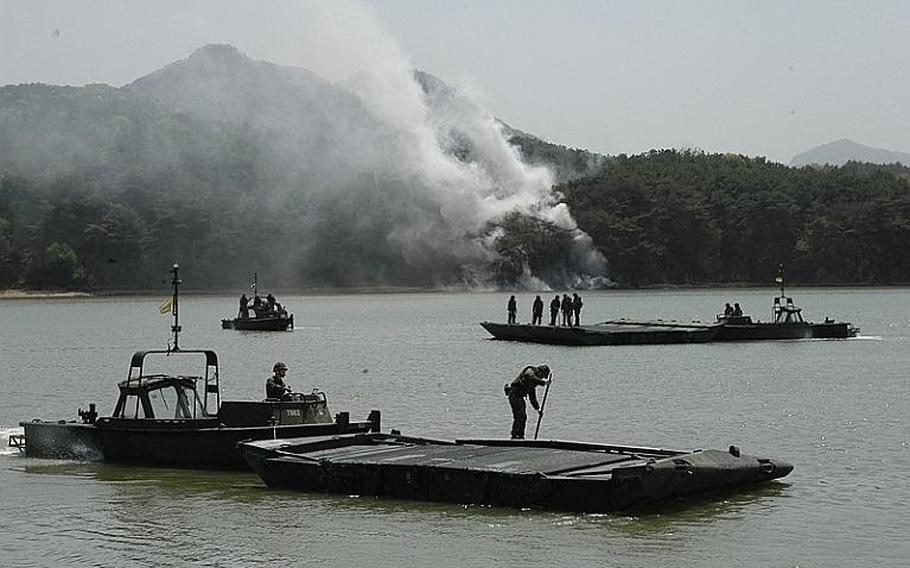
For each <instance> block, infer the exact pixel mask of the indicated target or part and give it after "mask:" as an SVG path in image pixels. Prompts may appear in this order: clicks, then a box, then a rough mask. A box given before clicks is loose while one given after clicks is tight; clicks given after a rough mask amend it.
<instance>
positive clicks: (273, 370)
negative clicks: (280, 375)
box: [272, 361, 288, 373]
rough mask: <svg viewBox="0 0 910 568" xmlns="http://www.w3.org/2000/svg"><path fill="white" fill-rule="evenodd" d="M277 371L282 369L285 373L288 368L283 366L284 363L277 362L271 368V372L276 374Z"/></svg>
mask: <svg viewBox="0 0 910 568" xmlns="http://www.w3.org/2000/svg"><path fill="white" fill-rule="evenodd" d="M278 369H284V370H285V371H287V370H288V366H287V365H285V364H284V363H282V362H281V361H279V362H277V363H275V365H274V366H273V367H272V372H273V373H277V372H278Z"/></svg>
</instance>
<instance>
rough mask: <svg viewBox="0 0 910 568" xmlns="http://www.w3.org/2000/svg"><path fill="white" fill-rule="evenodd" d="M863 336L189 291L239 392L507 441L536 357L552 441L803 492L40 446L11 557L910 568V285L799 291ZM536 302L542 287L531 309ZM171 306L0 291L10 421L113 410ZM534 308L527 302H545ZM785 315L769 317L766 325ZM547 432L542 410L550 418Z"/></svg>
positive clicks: (696, 298) (200, 340)
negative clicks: (424, 486) (488, 493)
mask: <svg viewBox="0 0 910 568" xmlns="http://www.w3.org/2000/svg"><path fill="white" fill-rule="evenodd" d="M794 294H795V296H796V299H797V300H798V301H800V302H801V303H802V304H803V307H804V313H806V314H807V316H808V317H809V319H813V320H816V321H820V320H823V319H824V317H825V316H836V317H837V318H838V319H845V320H848V321H852V322H854V323H855V324H857V325H859V326H860V327H861V328H862V332H863V337H861V338H858V339H856V340H850V341H794V342H757V343H741V344H716V345H713V344H712V345H667V346H637V347H615V348H610V347H594V348H564V347H549V346H538V345H525V344H510V343H500V342H493V341H488V340H486V339H485V332H484V331H483V330H482V329H481V328H480V327H479V326H478V325H477V322H478V321H480V320H483V319H504V312H505V299H506V297H507V296H505V295H493V294H465V295H459V294H423V295H371V296H325V297H287V298H282V300H283V301H284V303H286V304H287V305H289V306H291V307H292V311H294V313H295V320H296V321H297V324H298V326H299V328H298V329H295V330H294V331H293V332H291V333H284V334H255V333H241V332H232V331H222V330H221V329H220V327H219V320H220V318H221V317H226V316H227V315H230V313H231V311H232V310H233V308H234V305H235V303H236V299H235V298H233V297H215V296H190V297H187V298H186V299H185V301H184V302H182V303H181V314H182V317H183V318H184V319H183V321H182V323H183V325H184V329H185V334H184V335H183V336H182V338H181V345H182V346H183V347H185V348H190V347H211V348H214V349H216V350H217V351H218V353H219V355H220V356H221V363H222V380H223V387H224V390H225V397H226V398H229V399H242V398H261V396H262V389H263V383H264V381H265V379H266V377H267V376H268V375H269V374H270V369H271V366H272V363H273V362H274V361H275V360H278V359H280V360H284V361H285V362H287V363H288V365H289V366H290V367H291V369H290V372H289V381H290V383H291V384H292V385H294V386H296V387H298V388H300V389H301V390H308V389H309V388H311V387H312V386H318V387H321V388H323V389H325V390H326V392H327V393H328V396H329V402H330V405H331V407H332V410H333V411H335V412H337V411H340V410H350V411H351V412H352V415H353V416H355V417H359V416H366V414H367V412H368V411H369V410H370V409H371V408H380V409H382V410H383V421H384V425H385V428H386V429H388V428H392V427H394V428H400V429H401V430H402V431H404V432H406V433H411V434H425V435H429V436H440V437H456V436H502V435H504V434H506V432H507V431H508V428H509V410H508V404H507V403H506V402H505V399H504V397H503V396H502V394H501V391H502V384H503V383H504V382H506V381H508V380H509V379H511V378H512V377H513V376H514V375H515V374H516V373H517V372H518V370H519V369H520V368H521V367H522V366H523V365H525V364H536V363H544V362H546V363H548V364H549V365H550V366H551V367H552V368H553V369H554V371H555V373H556V380H555V382H554V384H553V388H552V390H551V392H550V399H549V400H548V402H547V414H546V416H545V417H544V420H543V423H542V428H541V435H542V437H549V438H567V439H583V440H598V441H605V442H617V443H631V444H645V445H660V446H664V447H679V448H683V449H686V448H695V447H704V448H708V447H715V448H725V447H727V446H728V445H729V444H731V443H735V444H737V445H739V446H740V447H741V448H742V449H743V451H746V452H749V453H757V454H764V455H770V456H778V457H782V458H785V459H787V460H789V461H792V462H794V464H795V465H796V470H795V471H794V472H793V473H792V474H791V475H790V476H789V477H788V478H786V479H785V482H783V483H775V484H771V485H768V486H765V487H761V488H757V489H755V490H753V491H749V492H747V493H741V494H733V495H715V496H712V497H711V498H710V499H707V500H698V501H688V502H684V503H677V504H673V505H672V506H670V507H667V508H663V509H660V510H655V511H650V512H648V511H645V512H637V513H635V514H634V515H623V514H616V515H567V514H564V513H554V512H536V511H513V510H503V509H494V508H489V507H477V506H458V505H442V504H434V503H409V502H399V501H387V500H376V499H368V498H359V497H345V496H320V495H306V494H300V493H289V492H282V491H271V490H267V489H265V488H264V487H263V486H262V484H261V482H260V481H259V479H258V478H257V477H256V476H255V475H253V474H250V473H225V472H194V471H184V470H169V469H150V468H137V467H122V466H116V465H109V464H97V463H76V462H57V461H48V460H33V459H27V458H24V457H22V456H19V455H16V452H15V451H14V450H12V449H8V448H5V447H3V448H2V450H0V488H2V489H0V491H2V494H0V495H2V508H0V526H2V527H4V530H3V531H0V565H2V566H15V567H19V566H23V567H25V566H35V567H38V566H42V567H43V566H51V565H54V566H56V565H60V566H63V565H77V564H85V565H90V566H92V565H94V566H114V567H121V566H150V565H152V566H187V565H198V566H238V567H240V566H255V565H272V564H282V565H288V564H289V565H294V566H297V565H311V564H314V565H326V566H349V565H355V564H360V565H367V566H429V565H435V566H459V567H462V566H494V565H495V566H518V565H523V566H594V565H598V566H599V565H608V566H613V565H615V566H624V567H625V566H665V565H669V564H673V565H679V566H692V565H698V566H731V565H746V566H768V567H777V566H826V567H828V566H844V567H847V566H866V565H870V564H875V565H877V566H906V565H907V563H906V558H907V557H910V547H908V545H907V544H906V543H905V539H906V534H907V533H908V532H910V523H908V521H907V520H906V514H905V511H906V509H907V507H908V505H910V451H908V450H910V448H908V440H910V420H908V417H907V400H908V396H907V395H908V387H907V381H906V369H907V368H908V366H910V350H908V349H907V344H908V342H910V291H907V290H903V289H887V290H876V289H863V290H847V289H838V290H804V291H803V290H801V291H794ZM770 296H771V293H768V292H766V291H756V290H713V291H674V292H642V293H632V292H606V293H591V294H586V295H585V311H584V313H583V317H584V318H585V319H586V320H587V321H602V320H604V319H608V318H612V317H618V316H626V317H642V318H648V317H654V316H657V315H660V316H662V317H664V318H665V319H670V318H676V319H679V320H685V321H688V320H691V319H695V318H700V319H703V320H705V319H712V318H713V314H714V312H715V311H717V309H718V308H719V307H720V306H723V303H724V302H726V301H733V300H734V299H735V301H739V302H740V303H741V304H743V305H744V306H746V307H751V308H752V312H753V313H755V314H757V315H758V316H759V317H765V316H764V314H763V312H762V310H763V309H764V308H766V307H767V306H768V305H769V300H770ZM532 299H533V295H519V309H520V311H519V319H520V320H521V319H527V317H526V316H527V315H528V313H529V311H530V310H529V308H530V304H531V300H532ZM160 300H161V298H158V297H155V298H107V299H73V300H54V301H35V300H24V301H5V302H0V337H2V338H3V340H2V343H0V361H2V362H3V365H2V366H0V384H2V386H3V392H4V396H3V397H2V399H0V435H2V436H3V438H2V440H3V442H4V444H3V445H4V446H5V441H6V439H7V438H8V436H9V435H10V434H12V433H18V432H20V431H21V430H20V429H19V428H18V427H17V426H16V424H17V422H18V421H19V420H21V419H31V418H33V417H42V418H46V419H57V418H66V419H75V418H76V408H77V407H80V406H81V407H83V408H84V407H85V406H86V405H87V404H88V403H89V402H96V403H98V406H99V411H101V412H102V413H104V414H106V413H109V412H110V410H111V408H112V407H113V404H114V402H115V394H116V386H115V383H116V382H117V381H119V380H122V379H123V378H124V376H125V374H126V371H127V368H128V358H129V356H130V355H131V353H132V351H133V350H135V349H139V348H145V349H147V348H163V347H165V345H166V341H167V338H168V327H169V321H168V320H167V318H164V317H162V316H159V315H158V313H157V306H158V304H159V303H160ZM522 310H524V311H522ZM765 319H766V318H765ZM529 427H533V424H529Z"/></svg>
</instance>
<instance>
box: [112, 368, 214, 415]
mask: <svg viewBox="0 0 910 568" xmlns="http://www.w3.org/2000/svg"><path fill="white" fill-rule="evenodd" d="M200 380H202V377H186V376H176V377H175V376H171V375H147V376H141V377H137V378H129V379H127V380H125V381H123V382H122V383H120V384H119V385H118V386H119V387H120V398H118V399H117V406H115V407H114V413H113V414H112V416H111V417H112V418H152V419H155V418H158V419H174V420H188V419H192V418H197V417H198V418H204V417H206V416H208V414H207V412H206V409H205V404H204V403H203V402H202V400H200V398H199V395H198V392H197V390H196V383H197V382H198V381H200Z"/></svg>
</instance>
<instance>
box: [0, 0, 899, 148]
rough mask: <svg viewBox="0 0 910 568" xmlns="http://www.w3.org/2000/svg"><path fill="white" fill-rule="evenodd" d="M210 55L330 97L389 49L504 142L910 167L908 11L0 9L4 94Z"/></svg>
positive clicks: (526, 0) (282, 6)
mask: <svg viewBox="0 0 910 568" xmlns="http://www.w3.org/2000/svg"><path fill="white" fill-rule="evenodd" d="M206 43H230V44H233V45H235V46H236V47H238V48H239V49H240V50H241V51H243V52H245V53H247V54H248V55H249V56H250V57H253V58H255V59H264V60H269V61H274V62H276V63H282V64H288V65H296V66H301V67H306V68H309V69H312V70H313V71H316V72H317V73H319V74H320V75H322V76H323V77H325V78H327V79H329V80H337V79H340V78H342V77H344V76H346V75H347V74H350V73H352V72H355V71H357V70H358V68H359V67H362V66H363V65H365V64H369V62H370V61H373V60H374V59H373V57H375V56H376V54H375V53H371V50H374V49H375V50H376V51H378V52H380V53H381V52H382V50H386V49H390V47H389V46H392V48H391V49H392V51H395V52H396V53H397V52H398V50H397V49H394V46H395V45H396V44H397V47H398V48H400V51H403V52H404V53H405V54H406V56H407V57H408V58H409V59H410V62H411V63H412V64H413V65H414V66H415V67H418V68H420V69H424V70H426V71H429V72H431V73H433V74H435V75H437V76H439V77H440V78H442V79H443V80H445V81H447V82H450V83H453V84H456V85H458V86H459V87H462V88H471V89H473V90H475V91H476V93H478V94H479V96H480V97H481V98H482V100H483V101H484V103H485V105H486V107H487V108H488V109H489V110H490V112H492V113H493V114H495V115H496V116H498V117H500V118H502V119H503V120H505V121H506V122H508V123H509V124H511V125H512V126H515V127H516V128H520V129H522V130H525V131H528V132H531V133H534V134H537V135H539V136H541V137H543V138H546V139H548V140H551V141H554V142H558V143H560V144H565V145H567V146H576V147H583V148H588V149H591V150H594V151H597V152H603V153H609V154H617V153H621V152H625V153H638V152H642V151H646V150H648V149H650V148H663V147H697V148H701V149H704V150H706V151H710V152H739V153H743V154H748V155H762V156H767V157H768V158H769V159H773V160H777V161H782V162H789V160H790V158H791V157H792V156H793V155H794V154H796V153H798V152H801V151H804V150H806V149H808V148H810V147H812V146H816V145H819V144H823V143H827V142H831V141H833V140H836V139H840V138H850V139H852V140H854V141H856V142H859V143H862V144H867V145H870V146H875V147H879V148H887V149H891V150H898V151H903V152H910V126H908V125H910V73H908V71H907V68H908V67H907V65H908V59H910V2H906V1H894V2H887V1H862V2H860V1H856V2H839V1H832V0H821V1H803V2H797V1H792V2H772V1H756V2H749V1H731V0H721V1H703V2H669V1H668V2H647V1H634V2H633V1H631V0H629V1H624V2H618V1H608V0H600V1H596V0H592V1H587V0H575V1H561V2H557V1H546V2H544V1H534V0H514V1H506V0H483V1H467V0H460V1H455V0H450V1H439V0H395V1H392V0H388V1H374V2H364V3H360V2H354V1H348V0H340V1H332V2H267V1H255V2H253V1H250V2H241V1H224V0H199V1H188V0H180V1H170V0H157V1H154V2H137V1H123V0H116V1H115V0H92V1H79V0H54V1H41V0H0V84H2V85H5V84H10V83H23V82H36V81H37V82H46V83H57V84H72V85H83V84H85V83H90V82H101V83H109V84H112V85H116V86H120V85H123V84H124V83H127V82H129V81H131V80H133V79H135V78H137V77H139V76H142V75H144V74H146V73H149V72H151V71H153V70H155V69H157V68H159V67H161V66H163V65H165V64H167V63H169V62H171V61H174V60H176V59H181V58H184V57H186V56H187V55H189V54H190V53H191V52H192V51H193V50H195V49H196V48H198V47H200V46H201V45H203V44H206ZM365 54H369V56H365ZM380 56H381V55H380Z"/></svg>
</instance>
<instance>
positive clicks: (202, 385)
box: [79, 350, 345, 428]
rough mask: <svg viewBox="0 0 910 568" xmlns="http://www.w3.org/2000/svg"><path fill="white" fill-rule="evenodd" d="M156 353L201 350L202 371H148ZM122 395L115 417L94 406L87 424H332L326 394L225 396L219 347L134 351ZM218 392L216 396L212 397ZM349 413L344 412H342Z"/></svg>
mask: <svg viewBox="0 0 910 568" xmlns="http://www.w3.org/2000/svg"><path fill="white" fill-rule="evenodd" d="M152 353H158V354H161V353H165V354H168V355H183V354H193V353H195V354H202V355H204V357H205V373H204V374H203V375H169V374H149V375H146V374H143V371H144V366H145V358H146V356H148V355H149V354H152ZM118 387H119V389H120V397H119V398H118V399H117V405H116V406H115V407H114V412H113V414H112V415H111V416H110V417H105V418H100V419H99V418H98V413H97V412H95V409H94V405H91V407H90V408H89V410H88V411H80V413H79V415H80V416H81V417H82V421H83V422H84V423H86V424H94V423H96V422H97V423H101V424H110V423H111V422H112V421H124V420H129V421H142V422H146V423H150V422H159V423H161V422H168V423H172V424H176V423H181V422H186V423H189V422H194V423H196V424H199V423H200V422H205V421H209V422H212V426H218V425H221V426H224V427H228V428H243V427H251V426H287V425H298V424H331V423H332V422H333V421H334V420H333V418H332V415H331V414H330V413H329V407H328V401H327V400H326V396H325V393H323V392H321V391H318V390H313V392H311V393H292V394H291V395H290V397H289V400H278V399H268V398H267V399H265V400H262V401H223V402H222V401H221V398H220V389H219V382H218V357H217V355H216V354H215V352H214V351H208V350H205V351H183V350H179V351H170V352H166V351H138V352H136V353H135V354H133V358H132V360H131V363H130V373H129V376H128V377H127V379H126V380H125V381H123V382H121V383H120V384H119V385H118ZM212 397H214V399H213V400H210V398H212ZM342 414H345V413H342Z"/></svg>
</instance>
